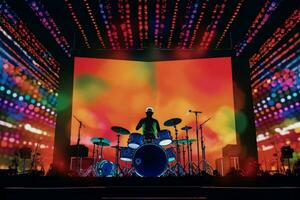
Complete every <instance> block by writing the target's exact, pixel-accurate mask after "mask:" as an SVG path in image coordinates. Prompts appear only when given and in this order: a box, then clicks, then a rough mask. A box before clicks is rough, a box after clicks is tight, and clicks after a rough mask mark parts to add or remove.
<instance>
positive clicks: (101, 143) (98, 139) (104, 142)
mask: <svg viewBox="0 0 300 200" xmlns="http://www.w3.org/2000/svg"><path fill="white" fill-rule="evenodd" d="M91 142H92V143H93V144H95V145H98V146H109V145H110V141H109V139H107V138H101V137H93V138H91Z"/></svg>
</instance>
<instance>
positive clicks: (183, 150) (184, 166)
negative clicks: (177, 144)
mask: <svg viewBox="0 0 300 200" xmlns="http://www.w3.org/2000/svg"><path fill="white" fill-rule="evenodd" d="M185 152H186V151H185V149H184V144H182V161H183V165H182V166H183V169H184V171H185V168H186V165H185Z"/></svg>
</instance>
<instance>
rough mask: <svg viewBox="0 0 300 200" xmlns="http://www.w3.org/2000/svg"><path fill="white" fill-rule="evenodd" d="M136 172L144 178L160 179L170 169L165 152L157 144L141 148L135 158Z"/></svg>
mask: <svg viewBox="0 0 300 200" xmlns="http://www.w3.org/2000/svg"><path fill="white" fill-rule="evenodd" d="M133 167H134V169H135V172H136V173H137V174H138V175H139V176H142V177H159V176H161V175H163V174H164V173H165V171H166V169H167V167H168V158H167V155H166V152H165V150H164V149H163V148H162V147H161V146H159V145H156V144H144V145H142V146H140V147H139V148H138V149H137V150H136V152H135V154H134V156H133Z"/></svg>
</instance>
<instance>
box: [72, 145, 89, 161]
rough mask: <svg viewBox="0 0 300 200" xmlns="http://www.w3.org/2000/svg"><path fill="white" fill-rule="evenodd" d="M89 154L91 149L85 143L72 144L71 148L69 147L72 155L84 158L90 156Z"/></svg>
mask: <svg viewBox="0 0 300 200" xmlns="http://www.w3.org/2000/svg"><path fill="white" fill-rule="evenodd" d="M78 149H79V151H78ZM78 152H79V154H78ZM88 154H89V149H88V148H87V147H86V146H85V145H83V144H80V145H70V149H69V155H70V157H80V158H83V157H88Z"/></svg>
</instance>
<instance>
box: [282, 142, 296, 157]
mask: <svg viewBox="0 0 300 200" xmlns="http://www.w3.org/2000/svg"><path fill="white" fill-rule="evenodd" d="M293 153H294V149H293V148H291V146H289V145H288V146H283V147H281V156H282V158H284V159H285V158H286V159H288V158H293Z"/></svg>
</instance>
